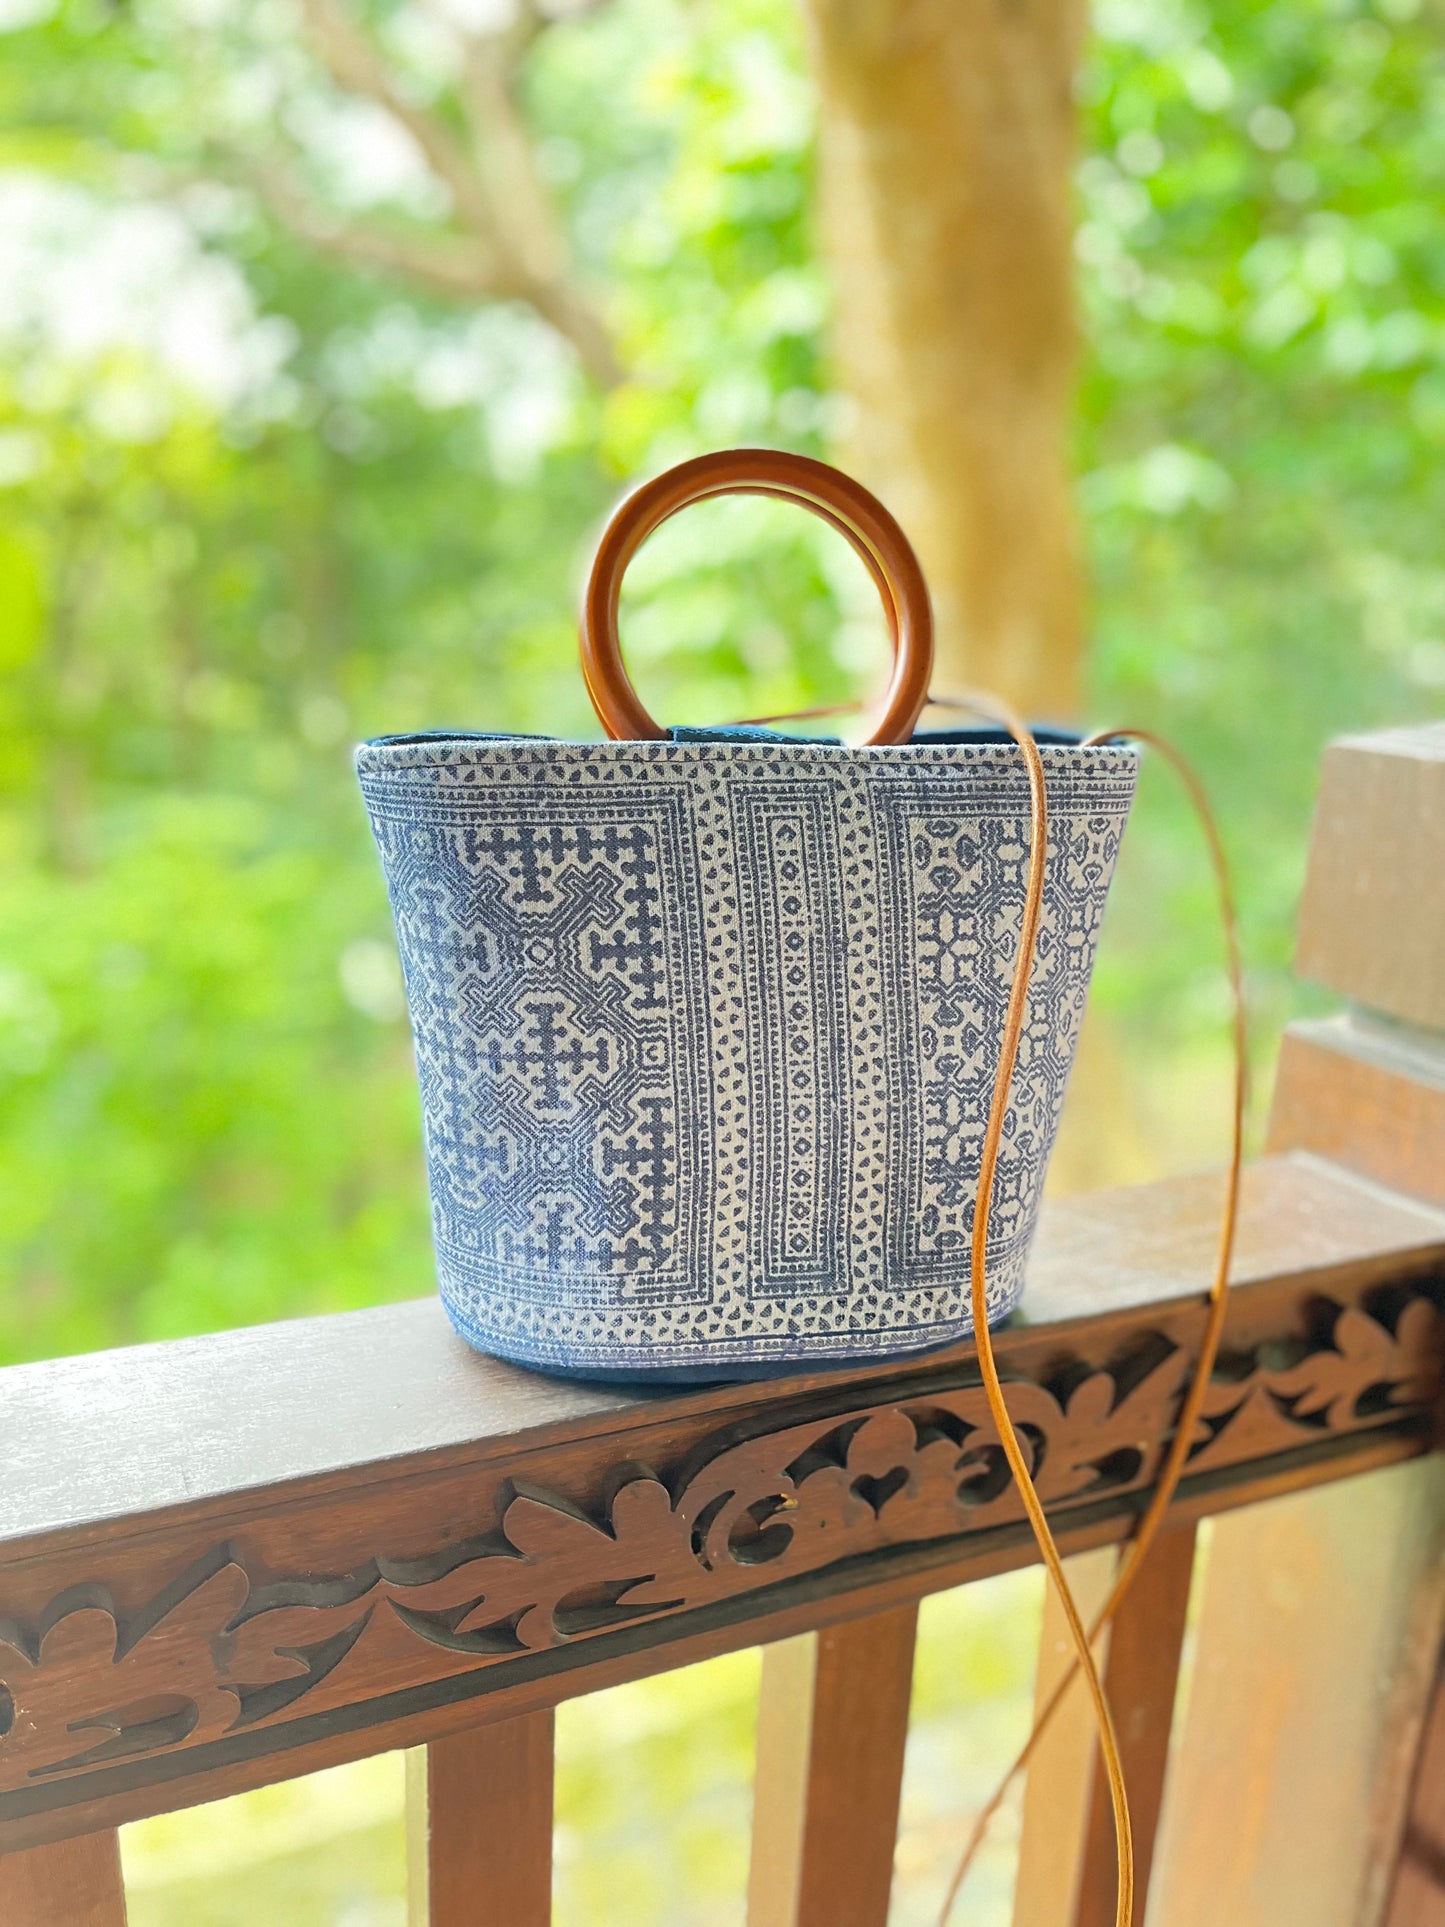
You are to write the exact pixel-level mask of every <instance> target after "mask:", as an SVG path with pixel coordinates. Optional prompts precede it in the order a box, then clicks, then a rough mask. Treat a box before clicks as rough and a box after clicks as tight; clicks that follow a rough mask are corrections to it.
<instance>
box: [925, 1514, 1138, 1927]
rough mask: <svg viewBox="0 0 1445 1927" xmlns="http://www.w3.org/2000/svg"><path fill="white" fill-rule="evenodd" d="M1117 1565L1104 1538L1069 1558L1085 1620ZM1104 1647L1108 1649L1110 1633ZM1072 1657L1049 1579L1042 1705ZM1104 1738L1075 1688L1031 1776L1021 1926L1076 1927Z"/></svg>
mask: <svg viewBox="0 0 1445 1927" xmlns="http://www.w3.org/2000/svg"><path fill="white" fill-rule="evenodd" d="M1117 1565H1118V1554H1117V1552H1116V1551H1115V1549H1114V1547H1113V1546H1100V1547H1098V1548H1097V1549H1096V1550H1095V1551H1093V1552H1085V1553H1079V1554H1077V1555H1075V1557H1074V1558H1072V1559H1069V1560H1067V1561H1066V1562H1065V1570H1066V1571H1067V1572H1068V1575H1069V1583H1070V1585H1071V1586H1072V1587H1073V1589H1074V1597H1075V1599H1076V1600H1077V1602H1078V1606H1079V1611H1080V1613H1081V1614H1082V1615H1083V1617H1084V1620H1085V1622H1086V1623H1090V1622H1092V1620H1093V1618H1094V1616H1095V1614H1096V1613H1097V1612H1098V1611H1099V1609H1100V1607H1101V1606H1102V1605H1103V1603H1104V1600H1105V1598H1106V1597H1107V1596H1108V1591H1109V1587H1110V1585H1111V1584H1112V1583H1113V1578H1114V1572H1115V1569H1116V1567H1117ZM1103 1650H1104V1651H1105V1652H1107V1650H1108V1635H1107V1633H1106V1634H1105V1636H1104V1647H1103ZM1073 1660H1074V1642H1073V1639H1072V1638H1071V1637H1070V1634H1069V1624H1068V1621H1067V1620H1066V1619H1065V1617H1064V1609H1063V1607H1062V1606H1061V1605H1060V1604H1059V1600H1058V1595H1057V1594H1056V1593H1055V1591H1054V1589H1053V1587H1052V1586H1050V1585H1049V1584H1048V1583H1047V1581H1046V1582H1045V1585H1044V1607H1043V1612H1042V1614H1041V1616H1040V1625H1039V1653H1038V1659H1037V1661H1036V1663H1035V1667H1034V1711H1035V1713H1037V1712H1038V1710H1039V1708H1040V1707H1042V1706H1043V1705H1044V1704H1045V1702H1046V1701H1047V1700H1048V1699H1049V1698H1050V1696H1051V1695H1052V1693H1053V1690H1054V1688H1055V1687H1056V1686H1057V1685H1058V1683H1059V1680H1060V1679H1061V1678H1062V1677H1063V1675H1064V1673H1065V1672H1067V1670H1068V1668H1069V1667H1070V1666H1071V1665H1072V1664H1073ZM1097 1746H1098V1727H1097V1726H1096V1725H1095V1722H1094V1709H1093V1706H1092V1704H1091V1703H1090V1700H1089V1696H1088V1694H1087V1693H1086V1692H1084V1691H1082V1690H1075V1691H1074V1692H1071V1693H1070V1695H1069V1697H1068V1698H1067V1699H1066V1700H1065V1701H1064V1703H1063V1705H1062V1706H1060V1708H1059V1710H1058V1712H1057V1714H1056V1715H1055V1716H1054V1718H1053V1720H1052V1721H1051V1723H1050V1725H1049V1730H1048V1732H1047V1733H1046V1734H1045V1735H1044V1737H1043V1739H1042V1740H1041V1741H1040V1742H1039V1745H1038V1747H1037V1749H1036V1751H1035V1753H1034V1756H1033V1758H1032V1760H1030V1762H1029V1767H1028V1772H1027V1774H1026V1776H1025V1779H1024V1793H1023V1818H1022V1825H1021V1827H1020V1830H1019V1862H1018V1875H1017V1878H1016V1879H1015V1881H1014V1903H1013V1920H1014V1927H1073V1921H1074V1906H1075V1901H1076V1899H1077V1895H1078V1888H1079V1868H1080V1865H1081V1863H1082V1858H1083V1848H1084V1838H1085V1829H1086V1827H1087V1825H1088V1819H1089V1800H1090V1795H1091V1792H1092V1788H1093V1778H1094V1754H1095V1751H1096V1749H1097ZM1010 1751H1012V1749H1010ZM995 1824H997V1823H995ZM956 1912H957V1915H958V1917H959V1918H960V1919H964V1920H966V1919H967V1915H968V1895H967V1893H966V1892H965V1895H964V1898H963V1900H962V1901H961V1902H960V1903H959V1906H958V1908H957V1910H956Z"/></svg>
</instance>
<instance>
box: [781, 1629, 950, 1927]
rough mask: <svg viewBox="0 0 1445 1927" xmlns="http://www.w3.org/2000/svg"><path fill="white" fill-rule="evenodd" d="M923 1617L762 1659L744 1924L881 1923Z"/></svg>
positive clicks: (809, 1642)
mask: <svg viewBox="0 0 1445 1927" xmlns="http://www.w3.org/2000/svg"><path fill="white" fill-rule="evenodd" d="M917 1619H918V1609H917V1607H916V1606H912V1605H909V1606H896V1607H894V1608H892V1609H891V1610H889V1611H886V1612H877V1613H870V1614H869V1615H868V1617H867V1618H866V1619H850V1620H846V1621H845V1622H844V1623H843V1624H842V1625H839V1626H830V1627H825V1628H824V1629H823V1630H822V1631H821V1632H817V1633H804V1634H802V1635H801V1636H800V1637H799V1638H797V1639H789V1640H784V1641H781V1642H779V1643H778V1644H777V1645H774V1646H769V1647H768V1648H766V1650H765V1651H764V1654H763V1678H762V1688H761V1697H760V1700H759V1707H758V1756H757V1771H756V1774H755V1776H754V1795H753V1849H752V1870H751V1873H750V1875H749V1878H748V1927H886V1922H887V1919H888V1895H889V1890H890V1887H891V1885H892V1879H893V1853H894V1848H895V1845H896V1843H897V1836H898V1795H899V1788H900V1786H901V1784H902V1779H903V1750H904V1746H905V1743H906V1741H907V1738H908V1702H909V1694H910V1691H911V1688H912V1683H913V1643H914V1634H915V1631H916V1627H917Z"/></svg>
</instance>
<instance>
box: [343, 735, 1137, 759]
mask: <svg viewBox="0 0 1445 1927" xmlns="http://www.w3.org/2000/svg"><path fill="white" fill-rule="evenodd" d="M1034 739H1035V741H1036V742H1037V743H1038V745H1039V749H1040V751H1041V752H1042V754H1043V756H1044V759H1045V761H1046V763H1047V762H1056V761H1057V762H1067V763H1073V762H1074V761H1076V759H1077V758H1078V757H1080V756H1081V755H1082V756H1087V757H1090V758H1095V757H1102V758H1105V759H1109V760H1112V759H1115V758H1117V759H1119V760H1121V761H1129V762H1133V761H1137V760H1138V757H1139V751H1138V749H1137V747H1136V746H1135V745H1134V744H1132V743H1095V744H1090V745H1088V746H1087V747H1085V745H1084V742H1083V738H1082V734H1081V733H1080V732H1079V731H1077V730H1067V729H1060V728H1055V727H1050V726H1040V727H1038V728H1036V729H1035V730H1034ZM779 749H782V750H787V751H788V752H790V754H795V753H796V752H797V751H799V750H803V751H809V752H812V753H813V754H814V755H816V756H817V757H818V759H819V760H820V761H822V762H832V761H841V760H847V759H853V758H863V759H866V760H867V761H869V762H892V761H898V762H932V761H937V760H943V761H946V762H948V763H950V764H956V763H957V761H958V760H959V759H958V756H957V754H956V752H957V751H958V750H965V751H967V750H973V751H976V752H978V756H979V760H980V761H992V760H995V759H996V758H997V756H998V752H999V751H1000V750H1002V751H1003V752H1004V753H1005V759H1006V760H1008V761H1010V762H1011V761H1012V760H1013V759H1014V758H1015V757H1017V756H1020V755H1021V752H1020V750H1019V748H1018V746H1017V744H1016V743H1015V742H1014V740H1013V738H1012V737H1011V736H1010V735H1009V734H1008V732H1007V731H1006V730H1002V729H990V728H979V729H938V730H918V731H916V732H915V733H914V735H913V736H912V738H911V739H910V740H909V741H908V742H906V743H890V744H858V745H854V744H847V743H843V742H840V741H839V739H838V738H837V737H832V736H787V735H783V734H781V733H779V732H778V731H776V730H771V729H764V728H761V727H758V726H756V725H752V724H734V725H731V726H729V727H726V728H720V729H694V728H690V727H687V726H679V727H677V728H676V729H674V730H673V731H672V732H671V733H670V735H669V736H668V738H667V739H665V740H658V739H653V740H647V741H637V742H633V741H624V740H609V741H604V742H595V741H593V742H584V741H581V740H579V739H568V738H566V737H556V736H527V735H521V734H513V733H509V732H503V731H500V730H474V729H427V730H415V731H412V732H410V733H409V734H406V735H397V736H373V737H370V738H368V739H367V741H365V742H363V743H361V744H359V745H358V747H357V751H356V764H357V768H358V769H359V770H367V769H388V768H389V769H395V768H398V767H406V766H409V767H412V768H416V767H419V766H426V765H428V764H437V763H442V762H447V761H450V760H452V759H453V758H455V757H457V756H458V755H459V754H460V755H461V756H462V757H464V758H465V759H467V760H474V759H475V758H476V755H477V752H478V751H483V752H488V753H493V754H500V755H502V756H504V757H507V755H508V752H512V753H513V754H514V755H515V757H516V758H517V760H519V761H530V760H533V759H541V758H550V757H551V755H552V754H553V753H554V752H556V751H559V750H561V751H565V752H566V753H567V756H568V758H569V759H581V760H591V759H592V758H594V757H595V758H600V759H606V760H609V761H610V760H612V759H614V758H617V757H620V756H627V755H629V754H631V755H635V756H640V757H642V758H643V759H644V760H646V761H657V760H662V761H666V762H679V761H688V760H691V759H692V758H693V757H700V756H703V755H706V756H709V757H712V756H718V755H721V756H723V757H725V758H726V759H727V760H728V761H734V760H737V761H744V762H747V761H753V760H759V761H766V760H768V759H769V758H770V757H772V756H773V754H774V753H775V752H776V751H777V750H779ZM941 751H952V752H955V753H954V754H951V755H947V756H944V757H942V758H940V756H939V752H941ZM508 760H510V757H508ZM969 760H972V758H969Z"/></svg>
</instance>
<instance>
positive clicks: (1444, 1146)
mask: <svg viewBox="0 0 1445 1927" xmlns="http://www.w3.org/2000/svg"><path fill="white" fill-rule="evenodd" d="M1442 958H1445V724H1438V725H1433V726H1430V727H1426V728H1418V729H1403V730H1393V731H1387V732H1384V733H1382V734H1379V735H1375V736H1363V737H1351V738H1346V739H1345V740H1343V741H1341V742H1338V743H1335V744H1334V745H1332V746H1331V748H1330V749H1329V751H1328V752H1327V754H1326V758H1325V768H1324V781H1323V786H1322V792H1321V797H1320V804H1319V809H1318V813H1317V817H1316V822H1315V831H1314V838H1313V842H1312V846H1311V851H1310V862H1309V875H1308V880H1307V883H1306V887H1305V895H1304V904H1303V909H1302V913H1301V919H1300V943H1299V958H1298V963H1299V968H1300V970H1301V972H1302V973H1303V974H1305V975H1307V976H1309V977H1311V978H1313V979H1315V980H1316V981H1318V982H1320V983H1323V984H1325V985H1326V986H1328V987H1329V988H1331V989H1333V990H1336V991H1338V992H1340V993H1341V994H1343V995H1344V996H1346V997H1348V998H1350V999H1351V1000H1352V1007H1351V1009H1350V1010H1349V1011H1348V1012H1347V1013H1346V1014H1345V1015H1343V1016H1340V1017H1336V1018H1332V1019H1330V1020H1328V1021H1327V1022H1324V1023H1309V1024H1299V1025H1295V1026H1293V1027H1292V1028H1291V1030H1290V1032H1289V1034H1288V1035H1287V1037H1286V1039H1285V1044H1284V1050H1283V1054H1282V1057H1281V1062H1280V1072H1279V1081H1278V1087H1277V1091H1276V1097H1275V1105H1274V1113H1273V1119H1272V1124H1271V1131H1270V1137H1271V1149H1273V1150H1278V1151H1286V1150H1299V1149H1302V1150H1306V1151H1312V1152H1315V1153H1318V1154H1320V1155H1322V1156H1326V1157H1329V1158H1331V1159H1332V1160H1335V1161H1337V1162H1339V1163H1343V1164H1346V1165H1348V1166H1350V1167H1351V1168H1352V1169H1354V1170H1356V1171H1358V1172H1360V1173H1362V1174H1364V1175H1365V1176H1367V1177H1369V1178H1372V1179H1375V1180H1377V1181H1378V1182H1381V1183H1383V1184H1387V1185H1390V1186H1392V1187H1393V1188H1396V1189H1399V1190H1403V1191H1410V1192H1413V1193H1415V1194H1417V1195H1419V1196H1421V1197H1424V1198H1427V1199H1432V1200H1436V1201H1439V1200H1442V1199H1445V968H1442ZM1385 1315H1386V1316H1388V1315H1389V1314H1388V1313H1386V1314H1385ZM1442 1616H1445V1480H1442V1475H1441V1468H1440V1465H1439V1463H1438V1460H1434V1459H1427V1460H1423V1461H1421V1462H1420V1463H1418V1464H1416V1465H1409V1466H1401V1467H1395V1468H1392V1469H1391V1470H1389V1471H1386V1472H1381V1473H1377V1474H1374V1475H1368V1476H1366V1477H1363V1478H1357V1479H1354V1480H1351V1481H1347V1482H1343V1483H1341V1484H1339V1485H1336V1486H1332V1487H1331V1488H1330V1489H1329V1490H1327V1491H1326V1490H1323V1489H1321V1490H1318V1491H1314V1492H1309V1493H1305V1494H1302V1495H1300V1496H1298V1497H1293V1498H1288V1499H1281V1500H1277V1501H1274V1502H1271V1503H1269V1504H1267V1505H1262V1506H1256V1507H1251V1508H1248V1509H1246V1510H1244V1511H1241V1512H1237V1513H1234V1514H1231V1515H1228V1516H1226V1517H1221V1518H1220V1519H1219V1520H1217V1521H1216V1522H1215V1526H1214V1531H1213V1540H1212V1545H1211V1548H1210V1554H1209V1560H1208V1564H1207V1567H1206V1569H1205V1573H1204V1584H1203V1596H1202V1601H1201V1606H1200V1612H1199V1621H1198V1629H1197V1641H1196V1659H1195V1674H1194V1683H1193V1689H1192V1692H1191V1694H1190V1701H1189V1710H1188V1716H1187V1719H1186V1722H1185V1727H1184V1731H1183V1734H1182V1735H1181V1738H1180V1742H1179V1746H1178V1755H1177V1759H1176V1763H1175V1766H1174V1770H1173V1773H1172V1776H1171V1783H1170V1787H1169V1795H1168V1805H1167V1810H1166V1825H1165V1832H1164V1842H1163V1851H1162V1855H1161V1864H1160V1867H1159V1872H1158V1874H1157V1876H1156V1879H1155V1883H1154V1884H1155V1893H1154V1895H1153V1904H1152V1906H1151V1909H1150V1914H1149V1920H1150V1927H1215V1924H1216V1923H1218V1922H1220V1921H1225V1920H1227V1921H1228V1922H1229V1923H1230V1927H1278V1923H1280V1922H1282V1921H1286V1920H1288V1921H1306V1920H1307V1921H1309V1922H1310V1924H1311V1927H1378V1923H1379V1922H1380V1921H1381V1919H1382V1914H1383V1910H1384V1907H1385V1904H1386V1897H1387V1888H1388V1885H1389V1881H1390V1876H1391V1865H1392V1862H1393V1859H1394V1850H1395V1843H1397V1842H1399V1841H1401V1839H1402V1838H1403V1840H1404V1854H1405V1862H1402V1867H1403V1866H1404V1865H1405V1864H1407V1863H1409V1862H1410V1860H1411V1856H1414V1860H1415V1863H1416V1865H1417V1869H1418V1868H1428V1869H1429V1878H1430V1879H1431V1880H1434V1881H1435V1882H1437V1883H1438V1882H1439V1880H1440V1875H1441V1868H1442V1864H1445V1862H1442V1843H1441V1841H1440V1839H1439V1838H1438V1836H1437V1834H1436V1833H1435V1832H1434V1831H1433V1830H1431V1829H1430V1828H1427V1833H1426V1836H1425V1838H1424V1839H1423V1840H1422V1839H1421V1837H1420V1834H1419V1829H1418V1828H1415V1829H1414V1830H1412V1829H1411V1828H1410V1827H1408V1826H1407V1825H1406V1814H1405V1808H1406V1799H1407V1790H1408V1786H1409V1782H1410V1772H1411V1762H1412V1760H1413V1759H1414V1758H1415V1756H1416V1754H1417V1751H1418V1749H1419V1742H1420V1735H1421V1726H1422V1717H1423V1711H1424V1707H1425V1704H1426V1701H1427V1698H1428V1688H1429V1684H1430V1681H1431V1678H1432V1676H1433V1675H1434V1673H1435V1670H1436V1665H1435V1655H1436V1654H1437V1652H1438V1650H1439V1646H1440V1638H1441V1630H1442ZM1427 1751H1428V1749H1427ZM1430 1757H1431V1758H1434V1757H1435V1756H1434V1755H1431V1756H1430ZM1427 1777H1428V1776H1427ZM1440 1806H1441V1800H1440V1791H1439V1788H1438V1786H1437V1785H1435V1784H1434V1783H1433V1781H1432V1783H1431V1784H1430V1785H1428V1786H1427V1785H1424V1784H1422V1781H1421V1778H1420V1776H1419V1775H1417V1776H1416V1810H1417V1813H1418V1814H1419V1815H1420V1816H1422V1817H1423V1818H1424V1819H1425V1820H1426V1821H1428V1822H1430V1823H1433V1821H1434V1819H1435V1818H1437V1817H1438V1813H1439V1810H1440ZM1436 1894H1437V1898H1436V1902H1435V1907H1434V1910H1433V1911H1424V1912H1422V1911H1419V1910H1418V1909H1417V1910H1416V1911H1413V1912H1410V1911H1397V1913H1396V1914H1395V1915H1394V1916H1393V1917H1392V1919H1391V1922H1390V1927H1406V1923H1409V1927H1426V1923H1427V1922H1428V1923H1429V1927H1442V1924H1445V1905H1442V1904H1441V1896H1442V1895H1445V1887H1441V1886H1439V1885H1437V1887H1436Z"/></svg>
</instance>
